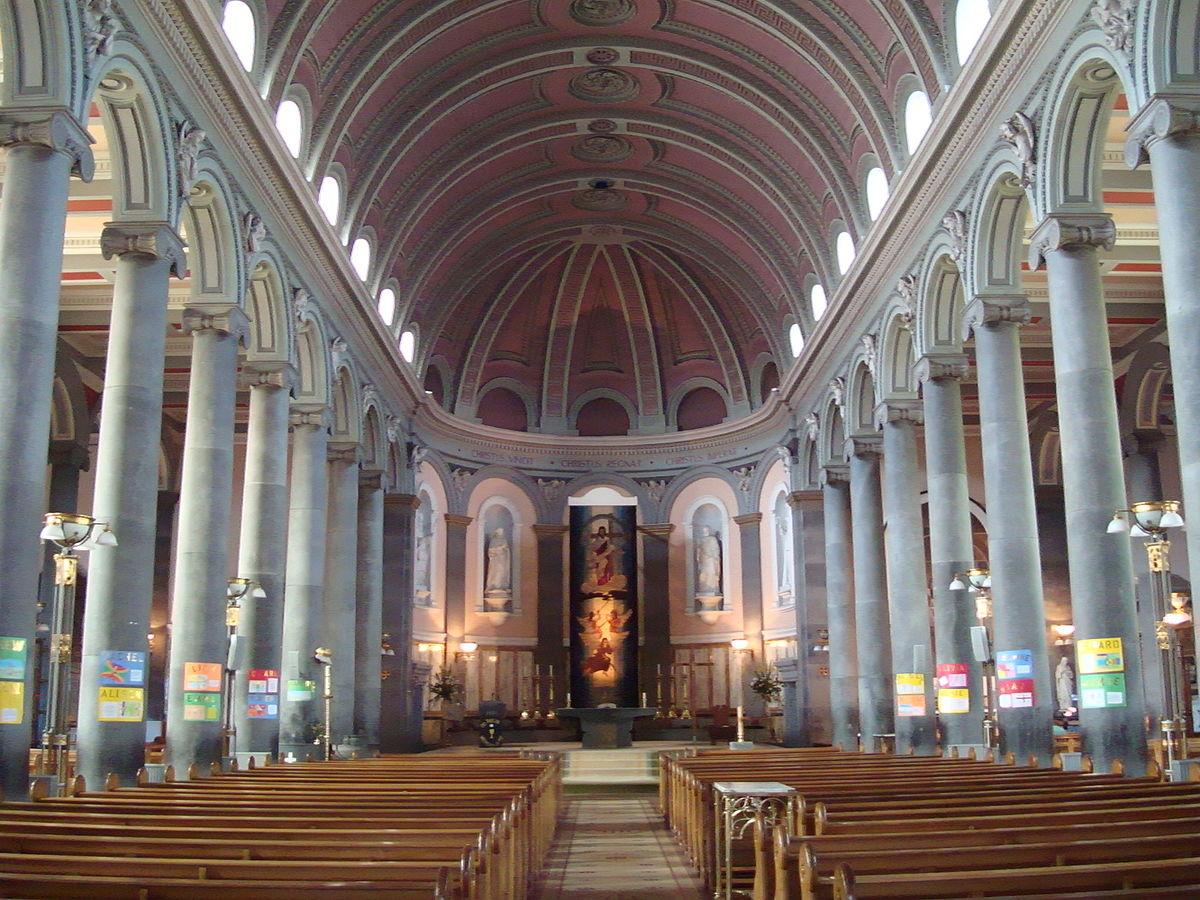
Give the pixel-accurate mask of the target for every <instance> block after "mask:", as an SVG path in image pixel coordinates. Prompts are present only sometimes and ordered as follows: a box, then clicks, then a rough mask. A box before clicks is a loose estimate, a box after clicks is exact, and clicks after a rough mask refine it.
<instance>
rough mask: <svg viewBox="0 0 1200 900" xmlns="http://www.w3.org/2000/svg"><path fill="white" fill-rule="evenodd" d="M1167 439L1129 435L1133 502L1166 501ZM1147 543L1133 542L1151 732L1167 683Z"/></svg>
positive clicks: (1150, 433) (1128, 465) (1159, 715)
mask: <svg viewBox="0 0 1200 900" xmlns="http://www.w3.org/2000/svg"><path fill="white" fill-rule="evenodd" d="M1162 443H1163V436H1162V434H1161V432H1157V431H1139V432H1136V433H1135V434H1132V435H1129V436H1128V439H1127V443H1126V449H1127V453H1126V457H1125V483H1126V485H1127V486H1128V491H1127V494H1128V496H1129V501H1130V503H1137V502H1139V501H1141V500H1161V499H1163V486H1162V474H1161V471H1160V469H1159V465H1158V451H1159V448H1160V447H1161V446H1162ZM1145 544H1146V542H1145V541H1144V540H1140V539H1138V538H1134V541H1133V574H1134V579H1135V581H1136V585H1135V587H1136V590H1137V615H1138V633H1139V640H1140V646H1141V652H1142V688H1143V690H1142V693H1143V695H1144V697H1145V700H1146V715H1148V716H1149V717H1150V728H1151V731H1152V732H1153V731H1156V730H1157V729H1158V728H1159V723H1160V722H1161V721H1162V720H1163V718H1164V717H1166V715H1167V703H1168V698H1167V683H1166V672H1165V670H1164V668H1163V651H1162V650H1160V649H1159V647H1158V637H1157V634H1156V627H1157V625H1158V621H1159V617H1160V615H1161V613H1160V611H1159V610H1158V602H1157V601H1156V600H1155V598H1154V587H1153V583H1152V581H1151V575H1150V561H1149V559H1148V558H1147V557H1146V549H1145Z"/></svg>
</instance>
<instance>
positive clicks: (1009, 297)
mask: <svg viewBox="0 0 1200 900" xmlns="http://www.w3.org/2000/svg"><path fill="white" fill-rule="evenodd" d="M1031 318H1032V312H1031V310H1030V306H1029V298H1028V297H1027V296H1025V295H1024V294H1003V295H993V294H980V295H979V296H978V297H976V298H975V299H973V300H972V301H971V302H970V303H968V304H967V305H966V308H965V309H964V310H963V323H962V337H963V340H964V341H965V340H969V339H970V337H971V335H972V333H974V331H975V329H977V328H980V327H982V326H984V325H999V324H1001V323H1002V322H1012V323H1013V324H1015V325H1017V326H1021V325H1028V324H1029V322H1030V321H1031Z"/></svg>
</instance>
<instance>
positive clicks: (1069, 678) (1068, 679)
mask: <svg viewBox="0 0 1200 900" xmlns="http://www.w3.org/2000/svg"><path fill="white" fill-rule="evenodd" d="M1074 690H1075V672H1074V671H1073V670H1072V669H1071V660H1069V659H1068V658H1067V657H1065V656H1064V657H1063V658H1062V659H1060V660H1059V661H1058V668H1057V669H1055V670H1054V693H1055V696H1056V698H1057V700H1058V708H1059V709H1071V708H1072V707H1074V706H1075V701H1074V700H1073V699H1072V698H1071V694H1072V693H1073V692H1074Z"/></svg>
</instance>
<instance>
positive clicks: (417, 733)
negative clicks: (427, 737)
mask: <svg viewBox="0 0 1200 900" xmlns="http://www.w3.org/2000/svg"><path fill="white" fill-rule="evenodd" d="M419 502H420V501H419V500H418V499H417V498H416V497H414V496H413V495H412V494H386V495H384V498H383V611H382V623H383V634H384V635H385V636H386V639H387V642H388V645H389V646H390V647H391V654H390V655H388V656H383V657H381V659H380V663H381V666H382V671H381V673H380V682H379V687H380V707H381V711H380V719H379V749H380V750H381V751H383V752H384V753H409V752H413V751H415V750H419V749H421V720H420V717H419V716H418V715H417V713H416V703H415V699H416V691H418V690H420V686H419V685H414V684H413V679H412V670H413V668H414V667H413V665H412V644H413V634H412V609H413V567H412V563H413V540H414V536H413V519H414V518H415V515H416V511H417V505H418V504H419ZM422 683H423V682H422Z"/></svg>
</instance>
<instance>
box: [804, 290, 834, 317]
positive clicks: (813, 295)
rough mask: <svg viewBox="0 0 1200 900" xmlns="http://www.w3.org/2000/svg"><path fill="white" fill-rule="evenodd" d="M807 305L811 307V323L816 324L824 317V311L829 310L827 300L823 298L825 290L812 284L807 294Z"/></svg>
mask: <svg viewBox="0 0 1200 900" xmlns="http://www.w3.org/2000/svg"><path fill="white" fill-rule="evenodd" d="M808 303H809V306H811V307H812V317H813V321H814V322H816V321H818V320H819V319H820V318H821V316H823V315H825V310H827V309H828V308H829V298H828V297H826V296H825V288H824V287H822V286H821V285H819V284H814V285H813V286H812V290H811V291H809V292H808Z"/></svg>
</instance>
